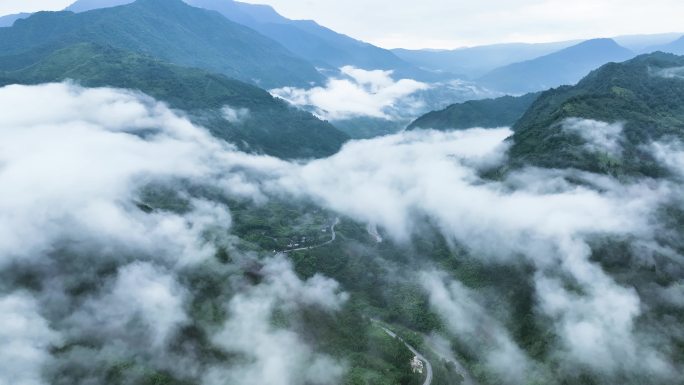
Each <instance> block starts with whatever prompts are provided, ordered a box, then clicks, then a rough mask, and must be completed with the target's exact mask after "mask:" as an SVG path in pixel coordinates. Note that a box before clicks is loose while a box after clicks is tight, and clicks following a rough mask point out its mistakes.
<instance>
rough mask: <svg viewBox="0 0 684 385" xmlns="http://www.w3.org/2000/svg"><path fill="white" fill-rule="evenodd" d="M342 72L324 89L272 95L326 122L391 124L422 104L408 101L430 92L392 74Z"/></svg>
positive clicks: (277, 91)
mask: <svg viewBox="0 0 684 385" xmlns="http://www.w3.org/2000/svg"><path fill="white" fill-rule="evenodd" d="M340 71H341V73H342V75H343V77H340V78H331V79H329V80H328V82H327V84H326V85H325V87H314V88H311V89H308V90H305V89H301V88H293V87H285V88H278V89H274V90H271V93H272V94H273V95H275V96H278V97H280V98H283V99H285V100H287V101H288V102H290V103H292V104H294V105H296V106H300V107H310V108H312V109H313V112H314V113H315V114H316V115H318V116H319V117H321V118H323V119H327V120H343V119H349V118H355V117H362V116H368V117H373V118H382V119H388V120H392V119H394V118H395V117H396V116H395V115H396V114H397V111H399V110H405V109H411V110H415V109H417V108H420V107H421V106H422V105H421V102H420V101H418V100H414V99H411V98H409V97H410V96H411V95H412V94H414V93H415V92H417V91H420V90H426V89H428V88H429V86H428V85H427V84H425V83H421V82H418V81H415V80H412V79H401V80H396V81H395V80H394V79H392V71H382V70H374V71H367V70H363V69H359V68H354V67H351V66H346V67H342V68H341V69H340Z"/></svg>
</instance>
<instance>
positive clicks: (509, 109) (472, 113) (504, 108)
mask: <svg viewBox="0 0 684 385" xmlns="http://www.w3.org/2000/svg"><path fill="white" fill-rule="evenodd" d="M537 97H539V93H530V94H526V95H523V96H517V97H516V96H503V97H500V98H496V99H484V100H470V101H467V102H465V103H458V104H453V105H451V106H449V107H447V108H445V109H443V110H441V111H433V112H430V113H427V114H425V115H423V116H421V117H420V118H418V119H416V120H415V121H414V122H413V123H411V124H410V125H409V126H408V129H409V130H411V129H418V128H425V129H434V130H454V129H466V128H471V127H486V128H494V127H504V126H512V125H513V124H514V123H515V122H516V121H517V120H518V119H520V117H521V116H522V115H523V114H524V113H525V111H527V109H528V108H529V107H530V105H532V103H533V102H534V101H535V100H536V99H537Z"/></svg>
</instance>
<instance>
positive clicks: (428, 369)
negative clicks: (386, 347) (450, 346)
mask: <svg viewBox="0 0 684 385" xmlns="http://www.w3.org/2000/svg"><path fill="white" fill-rule="evenodd" d="M378 326H380V327H381V328H382V330H384V331H385V333H387V335H389V336H390V337H392V338H396V339H398V340H399V341H401V342H403V343H404V345H406V347H407V348H408V350H410V351H411V353H413V355H415V356H416V357H418V359H419V360H421V361H423V363H424V364H425V369H426V373H427V374H426V375H425V381H424V382H423V385H430V384H432V364H431V363H430V361H428V360H427V358H425V356H423V355H422V354H420V352H418V351H417V350H416V349H415V348H414V347H413V346H411V345H409V344H408V342H406V341H404V339H402V338H401V337H399V336H398V335H397V334H396V333H395V332H393V331H391V330H389V329H387V328H386V327H384V326H382V325H378Z"/></svg>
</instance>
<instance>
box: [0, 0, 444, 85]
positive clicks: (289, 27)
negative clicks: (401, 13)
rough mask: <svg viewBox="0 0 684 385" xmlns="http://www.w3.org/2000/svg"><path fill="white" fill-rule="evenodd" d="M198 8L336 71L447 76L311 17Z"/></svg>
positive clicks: (210, 4)
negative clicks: (347, 68) (350, 69)
mask: <svg viewBox="0 0 684 385" xmlns="http://www.w3.org/2000/svg"><path fill="white" fill-rule="evenodd" d="M184 1H185V3H187V4H188V5H191V6H193V7H197V8H204V9H207V10H213V11H217V12H219V13H221V14H222V15H223V16H225V17H226V18H227V19H229V20H231V21H233V22H235V23H238V24H242V25H245V26H248V27H250V28H252V29H253V30H255V31H257V32H259V33H260V34H262V35H264V36H267V37H269V38H271V39H273V40H274V41H277V42H278V43H280V44H281V45H282V46H284V47H285V48H287V49H288V50H289V51H290V52H292V53H294V54H295V55H297V56H298V57H300V58H303V59H305V60H307V61H309V62H310V63H312V64H314V65H315V66H317V67H321V68H325V69H328V70H333V71H334V70H336V69H337V68H339V67H342V66H345V65H353V66H355V67H358V68H363V69H368V70H374V69H383V70H393V71H395V74H396V76H397V77H407V78H413V79H417V80H422V81H436V80H440V79H443V78H444V75H440V74H439V73H437V72H434V71H426V70H422V69H420V68H418V67H417V66H415V65H413V64H409V63H408V62H406V61H404V60H402V59H400V58H399V57H397V56H396V55H395V54H394V53H392V52H391V51H389V50H386V49H383V48H379V47H376V46H374V45H372V44H368V43H365V42H362V41H359V40H356V39H353V38H351V37H349V36H346V35H343V34H340V33H337V32H335V31H332V30H330V29H328V28H325V27H323V26H320V25H318V24H317V23H316V22H314V21H311V20H290V19H288V18H286V17H284V16H282V15H280V14H278V13H277V12H276V11H275V10H274V9H273V8H272V7H270V6H267V5H258V4H249V3H241V2H237V1H232V0H184ZM130 3H133V0H78V1H76V2H75V3H73V4H72V5H70V6H69V7H67V8H66V9H65V10H66V11H71V12H76V13H81V12H86V11H91V10H96V9H102V8H109V7H115V6H120V5H126V4H130ZM28 16H30V14H20V15H12V17H10V16H7V17H6V18H7V19H6V20H5V19H4V18H0V27H2V26H10V25H12V23H13V22H14V21H15V20H17V19H21V18H26V17H28Z"/></svg>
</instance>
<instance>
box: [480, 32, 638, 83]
mask: <svg viewBox="0 0 684 385" xmlns="http://www.w3.org/2000/svg"><path fill="white" fill-rule="evenodd" d="M633 56H634V54H633V53H632V52H631V51H630V50H628V49H626V48H624V47H621V46H620V45H618V44H617V43H616V42H615V41H614V40H612V39H594V40H588V41H585V42H582V43H580V44H577V45H574V46H572V47H569V48H565V49H563V50H560V51H558V52H554V53H552V54H549V55H545V56H542V57H539V58H536V59H533V60H528V61H524V62H520V63H514V64H510V65H507V66H504V67H501V68H498V69H495V70H493V71H491V72H489V73H488V74H486V75H485V76H483V77H481V78H480V79H479V82H480V83H481V84H482V85H484V86H486V87H489V88H492V89H495V90H498V91H502V92H509V93H526V92H536V91H541V90H545V89H548V88H551V87H557V86H560V85H563V84H575V83H577V81H579V80H580V79H581V78H582V77H583V76H585V75H586V74H588V73H589V72H590V71H591V70H594V69H596V68H598V67H600V66H601V65H603V64H606V63H608V62H612V61H615V62H620V61H624V60H627V59H630V58H632V57H633Z"/></svg>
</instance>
